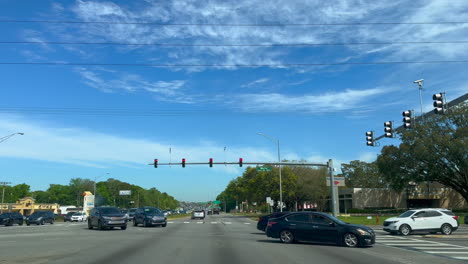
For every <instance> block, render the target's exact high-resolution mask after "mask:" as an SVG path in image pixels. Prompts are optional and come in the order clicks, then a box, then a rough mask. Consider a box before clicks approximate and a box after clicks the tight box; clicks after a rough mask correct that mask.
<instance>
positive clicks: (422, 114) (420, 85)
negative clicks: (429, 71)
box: [413, 79, 424, 121]
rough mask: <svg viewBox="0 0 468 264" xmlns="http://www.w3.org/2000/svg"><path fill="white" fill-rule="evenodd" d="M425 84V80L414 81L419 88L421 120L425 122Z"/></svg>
mask: <svg viewBox="0 0 468 264" xmlns="http://www.w3.org/2000/svg"><path fill="white" fill-rule="evenodd" d="M423 82H424V79H421V80H417V81H414V82H413V83H417V84H418V87H419V104H420V106H421V118H422V120H423V121H424V112H423V103H422V89H423Z"/></svg>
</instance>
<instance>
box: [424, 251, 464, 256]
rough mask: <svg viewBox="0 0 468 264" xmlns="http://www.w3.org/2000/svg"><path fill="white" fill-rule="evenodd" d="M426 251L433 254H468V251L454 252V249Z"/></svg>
mask: <svg viewBox="0 0 468 264" xmlns="http://www.w3.org/2000/svg"><path fill="white" fill-rule="evenodd" d="M424 252H426V253H431V254H455V255H458V254H468V252H454V251H424Z"/></svg>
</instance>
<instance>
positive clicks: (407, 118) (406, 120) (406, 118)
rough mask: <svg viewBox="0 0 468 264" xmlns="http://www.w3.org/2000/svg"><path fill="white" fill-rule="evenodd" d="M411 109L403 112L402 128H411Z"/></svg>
mask: <svg viewBox="0 0 468 264" xmlns="http://www.w3.org/2000/svg"><path fill="white" fill-rule="evenodd" d="M411 114H412V112H411V110H406V111H404V112H403V127H404V128H412V127H413V124H412V123H413V119H412V118H411Z"/></svg>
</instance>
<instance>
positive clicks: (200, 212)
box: [192, 210, 205, 219]
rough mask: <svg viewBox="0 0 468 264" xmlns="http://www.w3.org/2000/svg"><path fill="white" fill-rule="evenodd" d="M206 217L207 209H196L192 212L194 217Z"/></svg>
mask: <svg viewBox="0 0 468 264" xmlns="http://www.w3.org/2000/svg"><path fill="white" fill-rule="evenodd" d="M197 218H198V219H205V211H203V210H195V211H193V212H192V219H197Z"/></svg>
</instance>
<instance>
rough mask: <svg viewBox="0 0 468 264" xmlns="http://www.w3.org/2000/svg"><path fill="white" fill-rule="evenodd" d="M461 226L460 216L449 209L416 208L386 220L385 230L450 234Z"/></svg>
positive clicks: (400, 232) (406, 232)
mask: <svg viewBox="0 0 468 264" xmlns="http://www.w3.org/2000/svg"><path fill="white" fill-rule="evenodd" d="M458 226H459V222H458V216H456V215H455V214H454V213H453V212H452V211H450V210H448V209H436V208H425V209H414V210H409V211H406V212H404V213H403V214H401V215H400V216H398V217H392V218H389V219H387V220H385V222H384V224H383V230H384V231H387V232H389V233H394V234H397V233H399V234H401V235H403V236H407V235H409V234H411V233H413V232H426V233H427V232H429V233H434V234H435V233H437V232H441V233H442V234H444V235H450V234H451V233H452V232H453V231H455V230H457V229H458Z"/></svg>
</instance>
